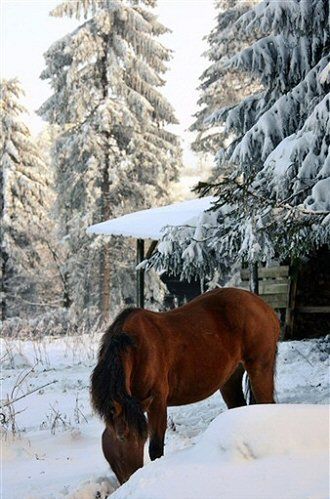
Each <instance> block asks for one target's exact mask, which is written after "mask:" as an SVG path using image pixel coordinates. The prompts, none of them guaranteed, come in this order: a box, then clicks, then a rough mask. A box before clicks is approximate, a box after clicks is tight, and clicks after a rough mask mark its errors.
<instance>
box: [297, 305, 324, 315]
mask: <svg viewBox="0 0 330 499" xmlns="http://www.w3.org/2000/svg"><path fill="white" fill-rule="evenodd" d="M296 311H297V312H300V313H302V314H330V306H326V305H325V306H315V307H313V306H310V307H307V306H306V307H296Z"/></svg>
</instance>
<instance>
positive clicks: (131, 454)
mask: <svg viewBox="0 0 330 499" xmlns="http://www.w3.org/2000/svg"><path fill="white" fill-rule="evenodd" d="M149 403H150V400H149V399H148V400H147V401H146V402H145V403H142V404H139V403H138V402H137V401H135V400H134V399H128V400H126V401H125V402H124V403H118V402H115V401H114V402H113V403H112V406H113V409H112V410H111V416H110V417H109V416H108V418H107V421H106V429H105V430H104V432H103V435H102V448H103V453H104V456H105V458H106V460H107V461H108V463H109V464H110V466H111V468H112V470H113V471H114V473H115V475H116V477H117V478H118V481H119V482H120V483H121V484H122V483H124V482H126V481H127V480H128V479H129V477H130V476H131V475H132V474H133V473H134V472H135V471H136V470H137V469H139V468H141V467H142V466H143V451H144V444H145V442H146V440H147V436H148V432H147V423H146V419H145V416H144V414H143V411H144V410H147V405H148V404H149Z"/></svg>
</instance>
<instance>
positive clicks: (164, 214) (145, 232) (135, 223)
mask: <svg viewBox="0 0 330 499" xmlns="http://www.w3.org/2000/svg"><path fill="white" fill-rule="evenodd" d="M215 200H216V198H215V197H213V196H208V197H205V198H200V199H191V200H189V201H182V202H180V203H174V204H170V205H167V206H161V207H159V208H150V209H148V210H141V211H136V212H134V213H129V214H127V215H124V216H122V217H119V218H114V219H112V220H107V221H106V222H102V223H99V224H95V225H91V226H90V227H88V229H87V233H88V234H105V235H114V236H126V237H136V238H137V239H154V240H158V239H160V238H161V237H162V229H163V228H164V227H166V226H167V225H171V226H177V225H196V222H197V219H198V217H199V215H201V214H202V213H203V212H204V211H205V210H208V209H209V208H211V206H212V204H213V203H214V202H215Z"/></svg>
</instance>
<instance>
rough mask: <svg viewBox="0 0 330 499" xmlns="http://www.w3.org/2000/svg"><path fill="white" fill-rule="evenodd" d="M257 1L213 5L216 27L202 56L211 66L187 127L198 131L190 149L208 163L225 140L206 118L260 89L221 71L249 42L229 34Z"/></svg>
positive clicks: (237, 75)
mask: <svg viewBox="0 0 330 499" xmlns="http://www.w3.org/2000/svg"><path fill="white" fill-rule="evenodd" d="M258 1H259V0H218V1H217V2H216V11H217V17H216V26H215V28H214V29H213V30H212V31H211V33H210V34H209V35H208V36H207V37H206V39H207V42H208V45H209V48H208V50H207V51H206V53H205V54H204V55H205V56H206V57H207V58H208V60H209V61H210V65H209V66H208V68H207V69H206V70H205V71H203V73H202V75H201V77H200V80H201V84H200V86H199V92H200V98H199V99H198V101H197V105H198V106H199V108H200V109H199V110H198V111H197V113H196V114H195V117H196V120H195V122H194V123H193V124H192V125H191V127H190V130H191V131H192V132H195V131H196V132H197V136H196V138H195V140H194V142H193V143H192V149H193V150H194V151H196V152H198V153H202V154H206V155H207V156H208V157H209V158H211V162H212V161H213V157H214V154H215V153H216V152H217V151H218V150H219V149H220V147H223V146H224V141H226V140H227V142H228V137H227V135H226V134H225V133H224V127H223V125H220V126H219V125H216V126H214V124H213V123H212V122H208V121H207V118H208V117H209V116H210V115H211V114H212V113H214V112H215V111H216V110H218V109H219V108H222V107H224V106H228V105H233V104H236V103H237V102H239V101H240V100H242V98H243V97H246V96H247V95H249V94H251V93H252V92H255V91H256V90H257V89H258V88H259V87H260V84H259V83H258V82H256V80H255V79H253V78H251V76H250V75H247V74H246V75H242V74H241V73H239V72H234V71H233V72H231V73H229V72H228V71H226V70H225V69H224V68H223V62H224V60H228V58H230V57H232V56H233V55H234V54H235V53H237V52H239V51H241V50H242V49H245V48H246V47H247V46H248V45H249V41H251V40H249V39H246V38H242V37H235V38H233V37H232V36H231V31H232V27H233V24H234V23H235V22H236V21H237V19H238V18H239V17H241V15H242V14H243V13H245V12H246V11H247V10H248V9H249V8H251V6H252V5H254V4H256V3H257V2H258ZM219 38H221V43H219ZM222 173H223V169H222Z"/></svg>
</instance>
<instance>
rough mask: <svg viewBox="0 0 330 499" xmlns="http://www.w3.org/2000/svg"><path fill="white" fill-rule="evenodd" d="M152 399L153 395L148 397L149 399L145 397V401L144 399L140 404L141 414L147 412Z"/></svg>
mask: <svg viewBox="0 0 330 499" xmlns="http://www.w3.org/2000/svg"><path fill="white" fill-rule="evenodd" d="M153 399H154V397H153V395H150V396H149V397H147V398H146V399H144V400H142V401H141V402H140V404H141V407H142V410H143V412H147V411H148V409H149V407H150V405H151V402H152V401H153Z"/></svg>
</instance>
